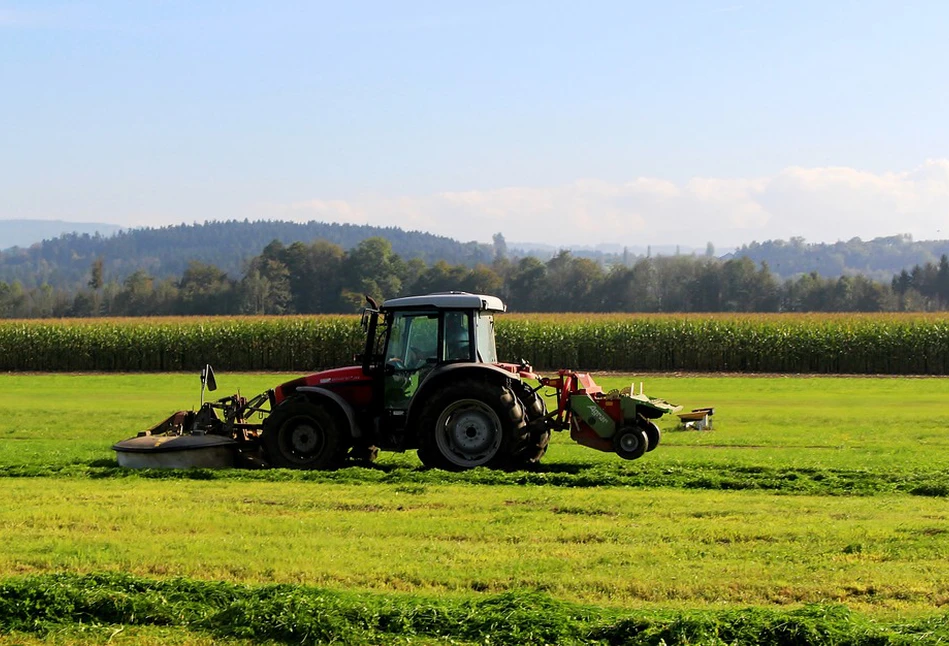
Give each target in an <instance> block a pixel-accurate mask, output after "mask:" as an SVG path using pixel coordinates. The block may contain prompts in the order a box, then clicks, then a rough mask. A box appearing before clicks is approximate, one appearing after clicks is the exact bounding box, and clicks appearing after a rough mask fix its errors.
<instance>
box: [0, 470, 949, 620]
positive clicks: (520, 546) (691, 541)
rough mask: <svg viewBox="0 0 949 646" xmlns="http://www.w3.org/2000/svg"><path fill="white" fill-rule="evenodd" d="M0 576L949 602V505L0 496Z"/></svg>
mask: <svg viewBox="0 0 949 646" xmlns="http://www.w3.org/2000/svg"><path fill="white" fill-rule="evenodd" d="M0 498H2V499H3V500H4V501H5V505H4V507H3V509H2V510H0V544H3V545H4V550H3V551H2V552H0V576H8V575H23V574H34V573H49V572H59V571H68V572H88V573H91V572H102V571H117V572H132V573H135V574H138V575H142V576H149V577H156V576H157V577H168V576H185V577H195V578H203V579H209V580H228V581H240V582H251V583H262V582H287V583H303V584H310V585H319V586H329V587H332V588H337V589H361V590H375V591H380V592H393V591H398V592H413V593H425V594H448V595H462V596H465V595H469V594H472V593H483V592H504V591H510V590H518V589H532V590H541V591H544V592H548V593H550V594H552V595H554V596H555V597H557V598H559V599H565V600H570V601H576V602H589V603H596V604H600V605H615V606H620V607H639V606H653V605H661V606H670V605H671V606H675V607H682V608H686V607H702V606H710V605H716V604H729V605H734V604H755V605H758V604H791V603H805V602H821V601H835V602H847V603H849V604H852V605H854V606H856V607H867V608H871V609H873V610H876V611H888V610H904V609H905V610H911V611H914V612H918V611H922V610H926V609H930V610H932V609H936V608H938V607H940V606H942V605H944V604H947V603H949V561H947V560H946V559H945V555H946V552H947V550H949V531H947V530H946V520H947V517H949V507H947V505H946V502H945V501H943V500H941V499H932V498H916V497H908V496H877V497H874V498H866V497H846V498H830V497H812V496H777V497H776V496H773V495H768V494H762V493H752V492H693V491H682V490H642V491H640V490H630V489H623V488H612V487H602V488H584V489H564V488H549V487H547V488H545V487H511V486H492V487H472V486H461V485H456V486H418V485H415V486H411V487H410V486H406V485H366V484H355V485H353V484H347V485H343V484H330V483H305V482H281V483H267V482H260V483H253V484H252V485H249V484H248V483H245V482H227V481H218V482H201V481H174V482H168V481H149V480H133V481H123V480H78V479H66V480H54V479H49V478H37V479H31V478H22V479H5V480H2V481H0Z"/></svg>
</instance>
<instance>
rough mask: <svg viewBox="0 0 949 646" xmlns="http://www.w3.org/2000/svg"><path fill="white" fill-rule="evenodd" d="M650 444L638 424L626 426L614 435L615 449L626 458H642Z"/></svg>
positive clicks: (617, 453)
mask: <svg viewBox="0 0 949 646" xmlns="http://www.w3.org/2000/svg"><path fill="white" fill-rule="evenodd" d="M648 446H649V439H648V438H647V437H646V433H645V431H643V430H642V429H641V428H639V427H638V426H624V427H622V428H621V429H620V430H618V431H617V432H616V435H614V436H613V450H615V451H616V455H618V456H620V457H621V458H623V459H624V460H635V459H637V458H641V457H642V456H643V454H644V453H645V452H646V448H647V447H648Z"/></svg>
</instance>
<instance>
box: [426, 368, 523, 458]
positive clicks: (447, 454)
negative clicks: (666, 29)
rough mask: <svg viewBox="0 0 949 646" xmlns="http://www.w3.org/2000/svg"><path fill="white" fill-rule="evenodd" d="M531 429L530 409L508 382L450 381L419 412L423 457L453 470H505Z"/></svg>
mask: <svg viewBox="0 0 949 646" xmlns="http://www.w3.org/2000/svg"><path fill="white" fill-rule="evenodd" d="M525 433H526V426H525V424H524V409H523V407H522V406H521V405H520V402H519V401H518V400H517V398H516V397H514V394H513V392H512V391H511V390H510V389H509V388H506V387H504V386H501V385H498V384H493V383H490V382H486V381H480V380H476V379H467V380H463V381H459V382H457V383H452V384H448V385H446V386H444V387H442V388H440V389H439V390H438V391H437V392H435V394H433V395H432V396H431V397H430V398H429V400H428V401H427V402H425V405H424V407H423V408H422V412H421V415H420V416H419V451H418V456H419V459H420V460H421V461H422V463H423V464H424V465H425V466H428V467H433V468H441V469H446V470H450V471H462V470H464V469H473V468H475V467H481V466H484V467H491V468H503V467H505V466H507V465H508V464H509V463H510V462H511V459H512V457H513V456H512V454H513V452H514V450H515V449H516V448H518V445H519V443H520V442H521V441H522V440H523V436H524V434H525Z"/></svg>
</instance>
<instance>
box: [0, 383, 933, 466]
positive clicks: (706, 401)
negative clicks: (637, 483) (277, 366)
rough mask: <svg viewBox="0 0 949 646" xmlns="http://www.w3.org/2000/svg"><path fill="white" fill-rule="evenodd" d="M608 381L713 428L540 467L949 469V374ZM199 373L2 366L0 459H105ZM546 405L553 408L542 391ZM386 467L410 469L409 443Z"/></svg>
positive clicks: (562, 451) (177, 402)
mask: <svg viewBox="0 0 949 646" xmlns="http://www.w3.org/2000/svg"><path fill="white" fill-rule="evenodd" d="M293 376H295V375H288V374H282V375H272V374H270V375H265V374H223V375H219V379H218V382H219V384H220V389H219V390H218V391H217V393H214V394H213V395H224V394H230V393H232V392H235V391H237V390H240V391H241V392H242V393H244V394H245V395H254V394H256V393H258V392H261V391H263V390H265V389H267V388H270V387H273V386H275V385H277V384H279V383H281V382H283V381H286V380H288V379H290V378H292V377H293ZM597 380H598V382H599V383H600V384H601V385H603V386H604V388H606V389H610V388H620V387H623V386H627V385H630V383H634V384H635V385H636V387H637V389H638V386H639V383H640V382H643V383H644V387H645V392H646V393H647V394H651V395H653V396H661V397H665V398H666V399H668V400H670V401H673V402H675V403H679V404H683V405H684V406H685V407H686V409H689V408H694V407H697V406H706V405H709V406H714V407H715V410H716V412H715V416H714V418H713V419H714V424H715V430H713V431H711V432H696V431H676V430H675V427H676V421H677V420H676V418H674V417H673V416H668V415H667V416H665V417H664V418H662V419H661V420H659V424H660V426H661V427H662V428H663V430H664V431H666V432H665V434H664V436H663V443H662V445H661V447H660V448H659V450H657V451H654V452H652V453H649V454H647V455H646V456H645V457H644V458H642V459H641V460H639V461H636V462H623V461H622V460H620V459H619V458H617V457H616V456H615V455H611V454H606V453H600V452H597V451H594V450H591V449H588V448H585V447H582V446H579V445H577V444H575V443H573V442H572V441H571V440H570V439H569V436H568V434H567V433H555V434H554V439H553V442H552V446H551V448H550V450H549V452H548V454H547V456H546V457H545V459H544V465H545V468H548V469H552V470H571V469H573V470H575V469H577V468H581V467H594V466H603V467H605V468H609V469H614V470H616V471H617V472H619V473H623V472H626V471H630V470H635V469H636V468H641V467H643V466H651V467H670V468H675V467H681V466H688V465H694V464H699V463H701V464H706V465H712V466H713V467H714V466H715V465H733V466H736V465H737V466H741V467H767V468H801V469H850V470H869V471H872V472H877V473H885V474H893V473H897V474H899V473H907V474H920V473H932V474H939V473H943V472H945V470H946V469H947V468H949V431H947V429H949V406H946V405H945V404H946V401H947V397H949V395H947V393H949V378H896V377H892V378H891V377H883V378H859V377H858V378H843V377H731V376H728V377H726V376H715V377H677V376H669V375H645V376H598V377H597ZM198 387H199V382H198V378H197V376H196V375H186V374H158V375H156V374H133V375H129V374H125V375H0V392H2V393H3V397H4V400H5V401H6V407H5V409H6V412H5V414H4V415H3V417H2V418H0V467H12V466H19V465H42V466H44V467H50V466H55V467H59V466H65V465H70V464H88V463H91V462H96V463H97V464H106V463H107V462H108V461H112V460H114V456H113V453H112V451H111V450H110V449H109V447H110V446H111V445H112V444H113V443H114V442H116V441H118V440H121V439H124V438H126V437H130V436H133V435H134V434H135V433H136V432H138V431H139V430H141V429H143V428H146V427H148V426H150V425H151V424H153V423H155V422H157V421H159V420H160V419H163V418H164V417H166V416H167V415H168V414H170V413H171V412H173V411H175V410H178V409H182V408H186V409H187V408H192V407H195V406H197V404H198V393H199V390H198ZM548 405H549V406H551V407H552V406H553V405H554V403H553V401H552V400H550V399H548ZM381 462H382V464H383V465H388V466H390V467H392V468H402V467H405V468H415V467H417V466H418V461H417V460H416V459H415V456H414V452H411V453H407V454H396V453H388V454H383V457H382V460H381Z"/></svg>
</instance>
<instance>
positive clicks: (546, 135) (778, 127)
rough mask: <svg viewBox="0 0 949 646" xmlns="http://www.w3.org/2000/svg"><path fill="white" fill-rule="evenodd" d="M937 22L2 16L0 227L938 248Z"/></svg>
mask: <svg viewBox="0 0 949 646" xmlns="http://www.w3.org/2000/svg"><path fill="white" fill-rule="evenodd" d="M947 23H949V4H946V3H942V2H937V1H936V0H916V1H911V2H906V3H899V4H897V3H892V2H887V1H886V0H868V1H866V2H861V3H853V2H848V3H843V2H841V3H821V2H817V1H816V0H806V1H802V2H790V1H789V0H774V1H766V0H757V1H754V0H748V1H744V2H742V3H738V4H728V3H718V2H706V1H701V0H679V1H676V2H672V3H666V4H664V5H661V6H655V5H652V4H646V3H637V2H634V3H624V2H620V1H619V0H610V1H606V0H604V1H599V2H593V3H589V4H588V5H585V6H584V7H582V8H581V7H577V6H573V5H570V4H569V3H562V4H555V5H550V4H549V3H540V2H537V1H523V2H515V3H502V2H487V3H483V4H481V5H477V6H472V7H464V8H456V7H453V6H444V5H442V4H439V3H419V4H415V5H413V6H411V7H402V6H393V5H390V4H388V3H383V2H379V1H378V0H376V1H368V0H367V1H364V2H361V3H356V4H354V5H346V6H339V5H335V4H329V3H305V2H288V3H283V4H281V5H279V6H273V7H261V6H259V5H256V4H254V3H251V2H246V1H235V2H228V3H224V2H210V3H203V4H201V5H200V6H193V5H192V4H190V3H184V2H181V1H180V0H171V1H169V2H163V3H160V4H158V5H138V4H134V5H127V4H126V3H120V2H117V1H114V0H113V1H100V2H91V3H85V4H82V5H62V4H56V3H51V2H39V3H36V2H30V3H27V2H23V1H22V0H21V1H14V2H5V1H3V0H0V35H2V36H3V37H4V40H5V45H7V48H6V50H5V56H6V57H9V60H10V61H11V62H12V61H15V62H16V64H15V65H13V64H10V65H6V66H2V67H0V81H2V82H3V84H4V87H5V88H7V92H6V96H5V100H4V102H2V103H0V118H2V119H3V120H4V121H5V122H6V123H8V124H13V125H14V126H15V127H13V128H11V129H10V132H8V134H7V139H8V141H7V145H6V146H4V148H3V151H2V152H0V194H2V195H3V196H4V197H3V200H2V201H0V220H14V219H38V220H64V221H69V222H93V223H96V222H99V223H102V224H117V225H119V226H125V227H147V226H153V227H159V226H169V225H177V224H180V223H188V222H203V221H206V220H212V221H213V220H218V221H219V220H229V219H236V220H243V219H245V218H246V219H250V220H257V219H263V220H266V219H280V220H290V221H297V222H305V221H309V220H319V221H326V222H339V223H350V224H369V225H372V226H398V227H400V228H402V229H405V230H419V231H424V232H428V233H433V234H435V235H442V236H446V237H451V238H453V239H456V240H460V241H468V240H476V241H479V242H489V241H490V239H491V236H492V235H493V234H494V233H497V232H501V233H503V234H504V235H505V238H507V239H509V240H511V241H525V243H531V244H545V245H550V246H553V247H570V246H573V247H580V246H587V247H589V246H595V245H599V244H618V245H621V246H630V247H634V246H638V247H645V246H649V245H651V246H654V247H656V246H670V245H676V244H679V245H682V246H688V247H692V248H702V247H704V246H705V244H706V243H707V242H712V244H713V245H715V247H716V248H730V247H739V246H741V245H742V244H748V243H749V242H751V241H756V240H759V241H760V240H787V239H791V238H793V237H803V238H804V239H805V240H807V241H808V242H810V243H821V242H824V243H830V244H832V243H834V242H836V241H846V240H849V239H851V238H853V237H859V238H861V239H863V240H871V239H874V238H877V237H887V236H892V235H900V234H910V235H912V236H913V239H914V240H917V241H925V240H938V239H942V238H944V237H946V234H944V233H943V231H946V227H947V225H949V222H947V219H946V218H947V215H949V128H946V127H945V124H944V116H943V115H944V114H946V113H947V112H949V93H947V92H946V91H945V89H944V88H943V87H942V84H939V83H936V82H934V79H938V78H941V76H942V73H943V70H942V62H943V61H944V60H946V59H947V57H949V41H947V40H946V39H945V38H944V35H943V33H942V31H943V30H942V26H943V25H945V24H947ZM947 233H949V231H947Z"/></svg>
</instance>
